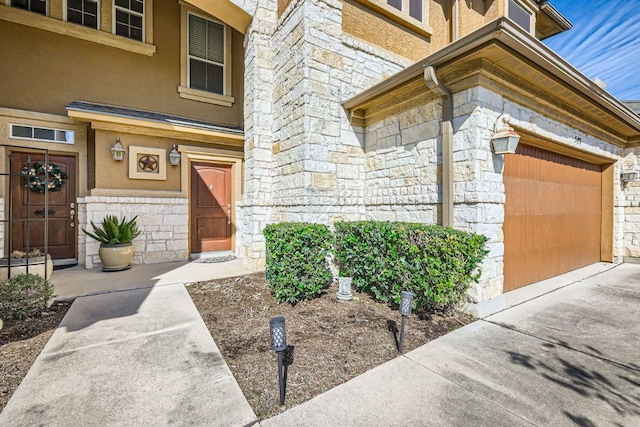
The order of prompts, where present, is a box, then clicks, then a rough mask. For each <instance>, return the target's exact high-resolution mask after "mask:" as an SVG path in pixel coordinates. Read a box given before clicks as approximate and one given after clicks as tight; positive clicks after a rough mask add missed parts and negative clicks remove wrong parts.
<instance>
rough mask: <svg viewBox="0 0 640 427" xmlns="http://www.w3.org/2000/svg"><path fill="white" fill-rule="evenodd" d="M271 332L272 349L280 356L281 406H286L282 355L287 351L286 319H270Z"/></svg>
mask: <svg viewBox="0 0 640 427" xmlns="http://www.w3.org/2000/svg"><path fill="white" fill-rule="evenodd" d="M269 330H270V332H271V349H272V350H273V351H275V352H276V353H277V354H278V383H279V384H280V405H284V367H283V365H282V353H283V352H284V351H285V350H286V349H287V335H286V333H285V330H284V317H283V316H277V317H272V318H271V319H269Z"/></svg>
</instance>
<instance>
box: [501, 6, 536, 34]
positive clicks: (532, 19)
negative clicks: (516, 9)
mask: <svg viewBox="0 0 640 427" xmlns="http://www.w3.org/2000/svg"><path fill="white" fill-rule="evenodd" d="M513 2H514V3H516V4H517V5H518V6H520V7H521V8H523V9H524V10H525V12H527V13H528V14H529V30H528V31H527V29H525V28H523V27H522V26H521V25H520V24H518V23H517V22H516V21H514V20H513V19H511V18H510V17H509V13H510V10H509V6H510V3H511V0H506V1H505V3H506V14H505V15H506V17H507V18H509V19H510V20H511V22H513V23H514V24H516V25H517V26H518V27H520V28H522V29H523V30H524V31H527V32H528V33H529V34H531V35H533V36H535V34H536V10H534V9H532V8H531V6H530V5H528V4H526V3H525V2H522V1H518V0H513Z"/></svg>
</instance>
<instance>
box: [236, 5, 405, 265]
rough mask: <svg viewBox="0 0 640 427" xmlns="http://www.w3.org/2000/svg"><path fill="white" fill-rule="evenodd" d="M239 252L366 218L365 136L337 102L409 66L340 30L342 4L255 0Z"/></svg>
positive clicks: (255, 251)
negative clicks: (304, 230) (280, 226)
mask: <svg viewBox="0 0 640 427" xmlns="http://www.w3.org/2000/svg"><path fill="white" fill-rule="evenodd" d="M246 40H247V42H246V52H245V57H246V60H245V69H246V71H245V85H246V89H245V94H246V95H245V96H246V98H245V160H246V177H245V196H244V200H243V209H244V212H243V215H244V218H245V220H244V230H245V231H246V232H245V233H244V235H243V239H242V242H243V245H244V253H245V255H246V256H247V259H248V261H249V265H250V266H252V267H254V268H258V267H260V266H262V265H264V238H263V236H262V230H263V229H264V226H265V225H266V224H268V223H272V222H280V221H311V222H323V223H331V222H333V221H336V220H339V219H352V220H353V219H364V218H366V209H365V206H364V199H365V163H366V158H365V153H364V149H363V140H364V134H363V129H361V128H354V127H353V126H352V125H351V124H350V123H349V120H348V117H347V113H346V112H345V111H344V109H343V107H342V102H344V100H346V99H348V98H349V97H351V96H353V95H355V94H357V93H359V92H361V91H363V90H365V89H367V88H369V87H370V86H372V85H374V84H375V83H377V82H379V81H381V80H383V79H384V78H386V77H388V76H390V75H392V74H394V73H396V72H398V71H400V70H401V69H403V68H404V67H406V66H408V65H409V64H410V61H408V60H407V59H404V58H401V57H398V56H396V55H394V54H392V53H390V52H387V51H384V50H382V49H379V48H376V47H374V46H370V45H368V44H366V43H364V42H361V41H359V40H356V39H354V38H353V37H350V36H348V35H345V34H343V33H342V2H341V1H339V0H293V1H292V2H291V3H290V4H289V6H288V7H287V8H286V10H285V11H284V12H283V13H282V15H281V16H280V17H279V18H277V13H276V3H275V2H273V1H269V0H265V1H261V2H259V5H258V7H257V12H256V15H255V16H254V19H253V22H252V24H251V26H250V28H249V31H248V33H247V36H246Z"/></svg>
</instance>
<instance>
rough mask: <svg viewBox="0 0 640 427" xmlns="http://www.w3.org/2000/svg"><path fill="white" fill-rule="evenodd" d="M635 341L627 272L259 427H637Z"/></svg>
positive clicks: (399, 361)
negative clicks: (534, 426)
mask: <svg viewBox="0 0 640 427" xmlns="http://www.w3.org/2000/svg"><path fill="white" fill-rule="evenodd" d="M547 285H548V284H547ZM552 288H553V287H552ZM549 289H551V288H549ZM527 292H528V291H527ZM408 325H409V326H408V331H407V333H409V334H410V333H411V322H410V321H409V324H408ZM639 337H640V265H632V264H624V265H621V266H617V267H615V268H612V269H609V270H608V271H606V272H604V273H600V274H597V275H595V276H592V277H589V278H586V279H584V280H581V281H579V282H575V283H573V284H571V285H569V286H566V287H562V288H559V289H555V290H553V291H551V292H549V293H546V294H544V295H542V296H539V297H537V298H534V299H533V300H530V301H528V302H524V303H522V304H520V305H516V306H514V307H512V308H509V309H507V310H505V311H503V312H501V313H498V314H495V315H492V316H489V317H487V318H485V319H484V320H479V321H477V322H475V323H472V324H471V325H468V326H466V327H464V328H461V329H459V330H457V331H455V332H453V333H450V334H448V335H446V336H444V337H442V338H440V339H437V340H435V341H432V342H430V343H428V344H426V345H424V346H422V347H420V348H418V349H416V350H415V351H412V352H410V353H407V354H406V355H404V356H402V357H398V358H396V359H394V360H392V361H390V362H388V363H386V364H384V365H381V366H379V367H377V368H375V369H373V370H371V371H369V372H367V373H365V374H363V375H361V376H359V377H357V378H355V379H353V380H351V381H349V382H347V383H345V384H343V385H341V386H338V387H336V388H334V389H332V390H330V391H328V392H326V393H324V394H322V395H320V396H318V397H316V398H314V399H312V400H310V401H308V402H306V403H304V404H302V405H299V406H296V407H294V408H292V409H290V410H288V411H286V412H284V413H282V414H280V415H278V416H276V417H273V418H270V419H268V420H265V421H262V422H261V426H262V427H276V426H277V427H282V426H302V425H304V426H323V427H325V426H341V427H342V426H428V425H433V426H531V425H536V426H586V427H589V426H596V425H597V426H600V425H616V426H639V425H640V340H639ZM290 369H295V364H294V365H292V366H291V368H290Z"/></svg>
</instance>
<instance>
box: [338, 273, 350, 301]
mask: <svg viewBox="0 0 640 427" xmlns="http://www.w3.org/2000/svg"><path fill="white" fill-rule="evenodd" d="M352 280H353V279H352V278H351V277H338V294H337V295H336V296H337V297H338V299H339V300H341V301H351V300H352V299H353V294H351V282H352Z"/></svg>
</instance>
